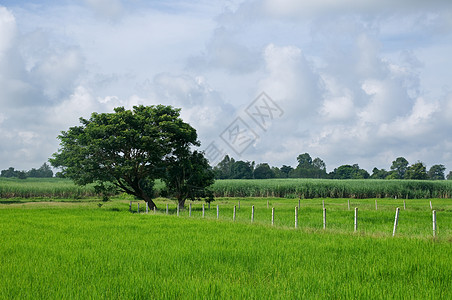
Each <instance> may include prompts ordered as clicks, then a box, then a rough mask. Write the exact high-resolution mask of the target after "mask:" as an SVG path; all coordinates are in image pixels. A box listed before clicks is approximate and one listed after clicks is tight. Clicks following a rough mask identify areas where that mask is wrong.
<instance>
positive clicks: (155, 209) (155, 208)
mask: <svg viewBox="0 0 452 300" xmlns="http://www.w3.org/2000/svg"><path fill="white" fill-rule="evenodd" d="M156 212H157V206H155V205H154V215H155V213H156Z"/></svg>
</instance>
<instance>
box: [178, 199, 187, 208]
mask: <svg viewBox="0 0 452 300" xmlns="http://www.w3.org/2000/svg"><path fill="white" fill-rule="evenodd" d="M177 204H178V205H179V210H183V209H184V208H185V199H183V200H182V199H178V200H177Z"/></svg>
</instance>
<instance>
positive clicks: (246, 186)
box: [212, 179, 452, 199]
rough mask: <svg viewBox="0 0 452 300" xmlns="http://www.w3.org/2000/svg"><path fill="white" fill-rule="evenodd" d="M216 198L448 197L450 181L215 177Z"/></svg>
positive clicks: (450, 191) (451, 182)
mask: <svg viewBox="0 0 452 300" xmlns="http://www.w3.org/2000/svg"><path fill="white" fill-rule="evenodd" d="M212 189H213V190H214V193H215V196H217V197H282V198H327V197H329V198H358V199H364V198H394V197H397V198H409V199H420V198H450V197H451V196H452V181H420V180H370V179H366V180H331V179H259V180H233V179H227V180H217V181H216V182H215V184H214V185H213V186H212Z"/></svg>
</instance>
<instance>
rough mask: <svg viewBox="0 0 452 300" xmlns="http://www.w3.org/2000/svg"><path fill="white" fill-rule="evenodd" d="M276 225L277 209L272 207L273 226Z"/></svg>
mask: <svg viewBox="0 0 452 300" xmlns="http://www.w3.org/2000/svg"><path fill="white" fill-rule="evenodd" d="M273 225H275V208H274V207H272V226H273Z"/></svg>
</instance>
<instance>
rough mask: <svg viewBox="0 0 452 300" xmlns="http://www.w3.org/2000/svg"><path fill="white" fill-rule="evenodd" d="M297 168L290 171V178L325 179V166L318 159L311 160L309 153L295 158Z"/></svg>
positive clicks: (326, 175)
mask: <svg viewBox="0 0 452 300" xmlns="http://www.w3.org/2000/svg"><path fill="white" fill-rule="evenodd" d="M297 161H298V166H297V167H296V168H295V169H293V170H290V171H289V173H288V177H290V178H327V177H328V174H327V173H326V165H325V163H324V162H323V160H321V159H320V158H318V157H316V158H315V159H314V160H312V158H311V156H310V155H309V153H303V154H300V155H298V157H297Z"/></svg>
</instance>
